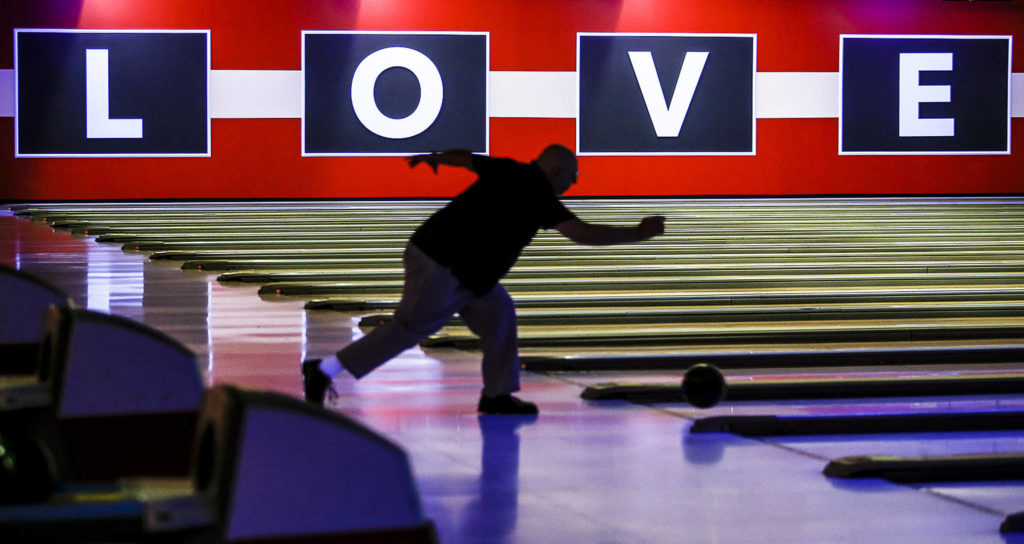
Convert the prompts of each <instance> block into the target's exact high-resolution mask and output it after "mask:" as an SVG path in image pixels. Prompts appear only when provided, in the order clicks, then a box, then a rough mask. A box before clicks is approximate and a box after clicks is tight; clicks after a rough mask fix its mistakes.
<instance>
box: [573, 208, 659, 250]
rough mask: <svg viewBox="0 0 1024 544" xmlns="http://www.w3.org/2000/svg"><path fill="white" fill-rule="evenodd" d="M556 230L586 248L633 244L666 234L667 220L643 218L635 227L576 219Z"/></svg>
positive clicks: (654, 216) (651, 217)
mask: <svg viewBox="0 0 1024 544" xmlns="http://www.w3.org/2000/svg"><path fill="white" fill-rule="evenodd" d="M555 230H557V231H558V232H559V233H561V234H562V236H565V237H566V238H568V239H570V240H572V241H573V242H576V243H577V244H582V245H585V246H610V245H615V244H631V243H634V242H642V241H644V240H647V239H649V238H653V237H655V236H659V235H661V234H664V233H665V218H664V217H662V216H660V215H651V216H648V217H645V218H643V220H641V221H640V223H639V224H637V225H636V226H635V227H617V226H612V225H599V224H595V223H587V222H586V221H584V220H582V219H579V218H575V219H569V220H568V221H563V222H561V223H559V224H558V225H556V226H555Z"/></svg>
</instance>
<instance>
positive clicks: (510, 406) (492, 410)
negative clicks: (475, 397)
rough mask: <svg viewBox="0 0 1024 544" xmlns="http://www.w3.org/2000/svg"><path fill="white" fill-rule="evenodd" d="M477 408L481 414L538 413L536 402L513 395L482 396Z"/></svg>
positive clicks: (527, 414)
mask: <svg viewBox="0 0 1024 544" xmlns="http://www.w3.org/2000/svg"><path fill="white" fill-rule="evenodd" d="M476 409H477V411H478V412H480V413H481V414H503V415H520V416H531V415H537V405H536V404H533V403H532V402H526V401H523V400H519V399H517V398H515V397H513V396H512V395H498V396H497V397H485V396H481V397H480V404H479V405H478V406H477V408H476Z"/></svg>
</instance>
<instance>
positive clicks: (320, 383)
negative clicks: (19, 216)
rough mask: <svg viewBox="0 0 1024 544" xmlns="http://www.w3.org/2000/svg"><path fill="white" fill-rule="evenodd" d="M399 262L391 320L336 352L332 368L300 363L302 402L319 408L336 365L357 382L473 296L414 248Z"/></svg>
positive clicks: (438, 325)
mask: <svg viewBox="0 0 1024 544" xmlns="http://www.w3.org/2000/svg"><path fill="white" fill-rule="evenodd" d="M404 263H405V284H404V286H403V288H402V299H401V301H400V302H399V304H398V308H397V309H396V310H395V315H394V317H393V318H392V319H391V320H390V321H388V322H387V323H385V324H383V325H381V326H379V327H377V328H376V329H374V330H373V331H371V332H370V333H369V334H367V335H366V336H364V337H362V338H360V339H359V340H357V341H356V342H353V343H351V344H349V345H348V346H346V347H345V348H344V349H342V350H341V351H339V352H338V353H337V355H336V357H337V359H336V362H335V363H334V365H331V364H330V362H329V361H327V360H325V361H323V364H321V362H320V361H318V360H315V359H314V360H311V361H307V362H304V363H303V376H304V379H305V393H306V400H308V401H309V402H312V403H313V404H323V398H324V395H325V394H326V391H327V390H328V389H329V386H330V380H331V378H333V377H334V376H335V375H337V373H338V372H340V368H334V367H335V365H337V364H338V363H340V365H341V367H344V369H345V370H348V371H349V372H350V373H352V375H353V376H355V377H357V378H361V377H363V376H365V375H366V374H369V373H370V372H371V371H372V370H373V369H375V368H377V367H378V366H380V365H382V364H384V363H385V362H387V361H388V360H390V359H391V358H393V357H395V356H396V355H398V354H399V353H401V352H403V351H405V350H406V349H408V348H410V347H412V346H415V345H416V344H417V343H419V341H420V340H422V339H424V338H426V337H427V336H429V335H431V334H433V333H434V332H436V331H437V330H438V329H440V328H441V327H443V326H444V325H445V323H447V322H448V321H449V320H450V319H451V317H452V315H454V314H455V312H457V311H458V310H459V308H460V307H461V306H462V305H463V304H465V301H466V300H468V299H470V298H472V293H470V292H469V291H467V290H466V289H465V288H463V287H462V285H461V284H460V283H459V281H458V280H457V279H455V277H454V276H452V274H451V272H450V271H449V270H448V269H446V268H444V267H443V266H441V265H439V264H437V263H436V262H435V261H434V260H432V259H430V258H429V257H427V256H426V255H424V254H423V252H422V251H420V250H419V248H417V247H416V246H413V245H411V244H410V245H408V246H407V247H406V250H405V256H404ZM325 366H327V367H330V368H325Z"/></svg>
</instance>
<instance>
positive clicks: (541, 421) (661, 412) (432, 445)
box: [0, 212, 1024, 544]
mask: <svg viewBox="0 0 1024 544" xmlns="http://www.w3.org/2000/svg"><path fill="white" fill-rule="evenodd" d="M0 262H3V263H5V264H8V265H12V266H15V267H17V268H19V269H21V270H24V271H26V272H29V273H32V274H35V275H37V276H38V277H40V278H42V279H44V280H46V281H49V282H50V283H52V284H54V285H55V286H57V287H60V288H62V289H64V290H65V291H67V292H68V293H69V294H70V295H71V296H72V298H73V299H74V301H75V303H76V304H78V305H79V306H82V307H87V308H90V309H94V310H100V311H106V312H111V313H114V314H118V315H123V316H127V317H129V318H132V319H135V320H138V321H140V322H143V323H145V324H147V325H150V326H152V327H155V328H157V329H159V330H161V331H163V332H165V333H167V334H169V335H170V336H172V337H174V338H175V339H177V340H179V341H181V342H182V343H184V344H185V345H186V346H187V347H188V348H190V349H191V350H193V351H194V352H195V353H196V354H197V355H198V357H199V359H200V361H201V362H202V365H203V372H204V375H205V377H206V380H207V383H208V384H220V383H231V384H238V385H243V386H248V387H256V388H261V389H268V390H273V391H277V392H281V393H284V394H287V395H292V396H299V395H300V394H301V380H300V377H299V373H298V363H299V361H301V360H302V359H303V358H304V357H306V356H307V355H313V356H319V355H324V354H326V353H329V352H331V351H333V350H334V349H336V348H338V347H340V346H342V345H344V344H345V343H347V342H349V341H351V340H352V339H353V338H354V337H357V336H358V335H360V334H362V332H361V331H360V329H359V327H358V322H359V317H360V315H359V314H356V313H343V312H336V311H334V312H331V311H310V310H306V309H305V308H304V302H303V301H302V300H288V301H273V302H271V301H266V300H262V299H261V298H260V297H259V296H257V290H258V287H257V286H254V285H244V284H243V285H232V284H226V283H222V282H217V281H216V274H215V273H207V272H202V271H185V272H183V271H182V270H180V269H179V266H180V263H161V262H158V261H150V260H148V259H146V256H145V255H143V254H138V253H134V254H133V253H125V252H123V251H122V250H121V249H120V248H119V247H117V246H115V245H109V244H98V243H96V242H95V241H94V240H93V239H91V238H85V237H72V236H71V235H70V234H67V233H63V232H53V231H51V230H50V229H49V228H47V227H45V226H41V225H38V224H33V223H31V222H29V221H26V220H24V219H18V218H15V217H13V216H12V215H11V214H10V213H8V212H2V213H0ZM971 368H972V370H977V371H982V370H1007V369H1008V368H1009V369H1013V368H1014V365H1013V364H1007V363H1000V364H993V365H991V366H987V367H983V366H972V367H971ZM828 371H830V370H829V369H825V368H817V369H814V371H813V372H808V373H814V374H819V373H825V372H828ZM886 371H887V372H914V373H922V372H924V373H927V372H934V373H944V372H955V371H956V369H955V368H950V367H949V366H948V365H935V366H934V367H929V366H928V365H923V366H922V365H914V367H913V368H889V369H886ZM793 372H796V371H794V370H793V369H786V370H777V371H766V370H763V371H755V370H748V369H736V370H731V371H730V372H729V377H730V379H754V378H755V377H757V376H763V375H767V374H779V373H793ZM680 377H681V376H680V373H677V372H671V371H647V372H643V373H636V372H614V373H613V372H591V373H580V372H552V373H548V374H539V373H526V374H525V375H524V385H523V392H522V396H523V397H524V398H528V399H530V400H533V401H536V402H537V403H538V405H539V406H540V409H541V415H540V417H539V418H537V419H536V420H534V421H524V420H522V419H517V418H501V417H481V416H478V415H477V414H476V413H475V403H476V399H477V396H478V394H479V388H480V383H479V371H478V358H477V355H476V354H475V353H473V352H472V351H460V350H455V349H450V348H438V349H429V350H426V351H424V350H421V349H414V350H410V351H409V352H406V353H405V354H403V355H402V356H401V357H399V358H398V359H396V360H394V361H393V362H391V363H390V364H388V365H387V366H385V367H384V368H382V369H381V370H380V371H379V372H378V373H375V374H374V375H371V376H370V377H368V378H367V379H365V380H363V381H360V382H339V383H338V384H337V385H338V389H339V392H340V393H341V399H340V400H339V402H338V403H337V404H335V405H334V406H332V407H331V409H333V410H337V411H339V412H341V413H343V414H345V415H347V416H349V417H352V418H354V419H357V420H359V421H361V422H363V423H365V424H367V425H369V426H370V427H371V428H374V429H376V430H377V431H378V432H380V433H382V434H384V435H386V436H388V437H389V438H391V439H393V440H395V441H396V442H397V443H399V444H400V445H402V446H403V447H404V448H405V449H406V450H407V451H408V452H409V454H410V456H411V458H412V461H413V468H414V471H415V474H416V477H417V481H418V484H419V488H420V493H421V496H422V499H423V503H424V507H425V509H426V511H427V514H428V516H429V517H430V518H431V519H432V520H433V521H434V522H435V523H436V525H437V528H438V532H439V537H440V541H441V542H442V543H447V544H458V543H499V542H500V543H531V544H533V543H538V542H560V543H562V544H572V543H577V542H579V543H587V544H593V543H630V544H632V543H648V542H650V543H669V542H685V543H698V544H699V543H737V542H752V543H753V542H756V543H786V544H792V543H816V544H817V543H822V542H849V543H857V544H859V543H863V544H868V543H870V544H876V543H890V542H891V543H900V544H904V543H916V542H920V543H929V544H946V543H948V544H954V543H955V544H965V543H966V544H970V543H1002V542H1024V534H1020V533H1018V534H1002V535H1001V534H1000V533H999V530H998V528H999V525H1000V523H1001V522H1002V521H1003V519H1004V518H1005V517H1006V516H1007V515H1008V514H1011V513H1014V512H1019V511H1022V510H1024V482H1022V481H1007V482H988V483H973V484H964V483H957V484H925V485H898V484H893V483H888V482H885V481H882V480H878V479H864V480H837V479H830V478H826V477H825V476H823V475H822V470H823V468H824V465H825V463H826V462H827V461H828V460H829V459H832V458H836V457H842V456H850V455H869V454H870V455H897V456H913V455H949V454H960V453H987V454H992V453H1007V452H1018V453H1020V452H1024V432H1021V431H1000V432H984V433H932V434H916V433H912V434H899V435H882V434H861V435H855V436H853V435H848V436H816V437H784V438H759V439H748V438H741V437H737V436H735V435H731V434H725V433H715V434H691V433H689V428H690V426H691V424H692V422H693V421H694V420H697V419H699V418H704V417H708V416H712V415H736V414H778V415H823V414H878V413H905V412H956V411H986V410H987V411H1002V410H1021V409H1024V396H1022V395H1000V396H975V397H918V398H901V399H886V398H882V399H870V400H864V399H847V400H835V401H785V402H780V401H776V402H771V401H759V402H726V403H723V404H720V405H718V406H716V407H714V408H712V409H710V410H704V411H701V410H697V409H694V408H692V407H689V406H687V405H685V404H681V403H680V404H657V405H637V404H632V403H629V402H624V401H606V402H592V401H585V400H582V399H581V398H580V393H581V391H582V390H583V389H584V387H586V386H587V385H592V384H594V383H599V382H606V381H617V380H627V379H638V380H639V379H642V380H655V381H666V382H671V381H675V380H678V379H679V378H680ZM308 446H310V445H302V444H296V447H308ZM312 446H313V447H315V445H312Z"/></svg>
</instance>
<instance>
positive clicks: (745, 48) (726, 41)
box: [577, 33, 756, 155]
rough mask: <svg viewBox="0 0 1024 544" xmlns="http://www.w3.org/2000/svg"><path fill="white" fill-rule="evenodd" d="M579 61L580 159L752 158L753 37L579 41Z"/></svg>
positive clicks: (583, 37) (587, 37) (591, 37)
mask: <svg viewBox="0 0 1024 544" xmlns="http://www.w3.org/2000/svg"><path fill="white" fill-rule="evenodd" d="M577 56H578V58H577V73H578V77H579V89H578V92H579V115H578V116H577V152H579V153H580V154H583V155H752V154H754V152H755V143H754V140H755V131H754V71H755V69H756V64H755V57H756V36H755V35H752V34H742V35H734V34H728V35H723V34H686V35H680V34H588V33H581V34H579V35H578V36H577ZM680 123H682V124H681V125H680Z"/></svg>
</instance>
